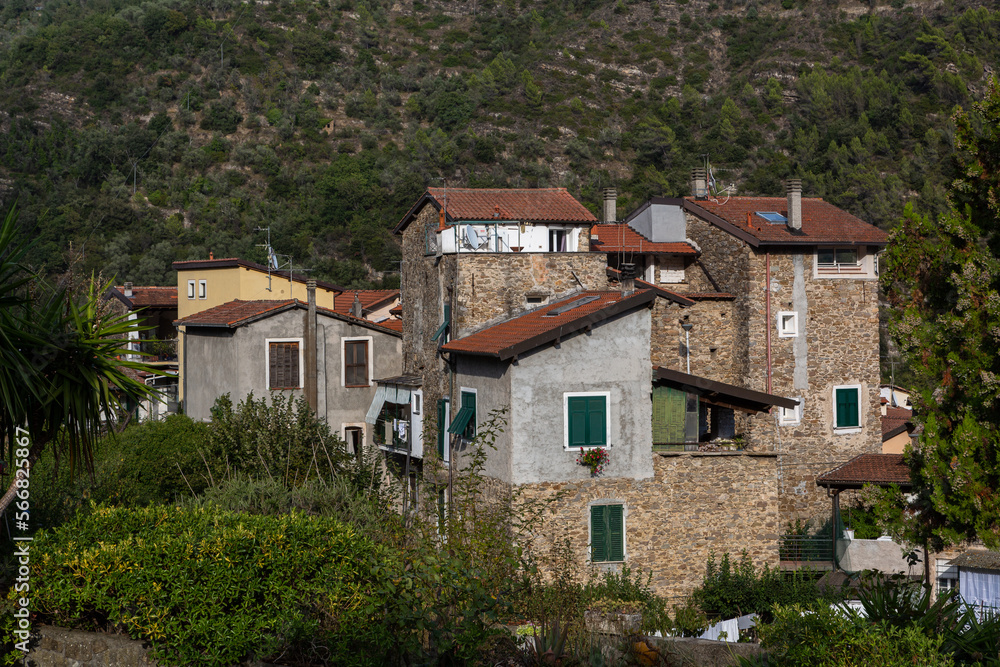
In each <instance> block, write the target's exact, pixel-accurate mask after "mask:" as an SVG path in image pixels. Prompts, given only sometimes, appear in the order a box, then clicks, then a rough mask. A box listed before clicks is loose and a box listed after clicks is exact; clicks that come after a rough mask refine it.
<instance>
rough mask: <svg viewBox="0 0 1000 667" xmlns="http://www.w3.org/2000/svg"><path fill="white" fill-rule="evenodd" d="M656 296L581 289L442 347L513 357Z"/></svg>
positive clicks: (505, 357)
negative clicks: (559, 310)
mask: <svg viewBox="0 0 1000 667" xmlns="http://www.w3.org/2000/svg"><path fill="white" fill-rule="evenodd" d="M654 298H656V295H655V294H654V292H653V291H652V290H639V291H637V292H635V293H634V294H631V295H629V296H623V295H622V293H621V292H599V291H587V292H579V293H577V294H574V295H573V296H570V297H567V298H565V299H561V300H559V301H556V302H555V303H551V304H548V305H547V306H544V307H542V308H539V309H538V310H533V311H531V312H530V313H525V314H524V315H519V316H517V317H514V318H513V319H509V320H507V321H505V322H501V323H500V324H496V325H494V326H491V327H487V328H486V329H483V330H481V331H478V332H476V333H473V334H470V335H468V336H465V337H464V338H459V339H457V340H453V341H451V342H449V343H447V344H445V345H444V346H442V349H444V350H445V351H447V352H463V353H465V354H474V355H483V356H491V357H499V358H501V359H510V358H511V357H514V356H517V355H518V354H521V353H523V352H527V351H528V350H532V349H534V348H536V347H538V346H540V345H543V344H545V343H547V342H551V341H553V340H556V339H557V338H559V337H561V336H567V335H569V334H572V333H574V332H576V331H580V330H581V329H584V328H586V327H587V326H590V325H593V324H596V323H598V322H600V321H603V320H605V319H607V318H609V317H612V316H613V315H616V314H617V313H620V312H624V311H627V310H631V309H633V308H637V307H640V306H643V305H645V304H647V303H649V302H650V301H652V300H653V299H654ZM578 301H579V304H578V305H576V306H574V307H572V308H569V309H568V310H565V311H564V312H562V313H560V314H556V315H550V314H549V313H552V312H553V311H556V310H558V309H561V308H563V307H565V306H568V305H570V304H573V303H574V302H578Z"/></svg>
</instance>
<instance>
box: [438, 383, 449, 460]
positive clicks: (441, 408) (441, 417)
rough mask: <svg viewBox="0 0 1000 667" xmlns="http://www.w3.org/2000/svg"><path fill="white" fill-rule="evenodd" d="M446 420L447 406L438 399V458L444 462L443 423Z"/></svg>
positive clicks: (442, 400) (445, 437) (443, 401)
mask: <svg viewBox="0 0 1000 667" xmlns="http://www.w3.org/2000/svg"><path fill="white" fill-rule="evenodd" d="M447 419H448V404H447V403H446V402H445V400H444V399H443V398H439V399H438V456H439V457H440V458H441V460H442V461H443V460H444V443H445V440H446V439H447V436H445V431H446V429H445V427H444V425H445V421H446V420H447Z"/></svg>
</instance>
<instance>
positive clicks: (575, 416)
mask: <svg viewBox="0 0 1000 667" xmlns="http://www.w3.org/2000/svg"><path fill="white" fill-rule="evenodd" d="M566 411H567V412H568V413H569V414H568V415H567V419H569V446H570V447H586V446H587V398H586V397H585V396H570V397H569V398H568V399H567V401H566Z"/></svg>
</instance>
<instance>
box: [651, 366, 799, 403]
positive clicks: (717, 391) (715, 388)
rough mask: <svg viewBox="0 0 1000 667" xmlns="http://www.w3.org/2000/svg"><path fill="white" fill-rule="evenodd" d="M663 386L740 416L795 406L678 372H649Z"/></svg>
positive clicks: (667, 370)
mask: <svg viewBox="0 0 1000 667" xmlns="http://www.w3.org/2000/svg"><path fill="white" fill-rule="evenodd" d="M657 381H659V382H663V383H664V384H666V385H668V386H671V387H674V388H676V389H680V390H681V391H683V392H686V393H688V394H696V395H697V396H698V397H699V399H700V400H701V401H702V402H703V403H708V404H710V405H718V406H720V407H724V408H732V409H734V410H740V411H742V412H749V413H754V412H762V411H764V410H767V409H768V408H770V407H771V406H772V405H776V406H778V407H781V408H794V407H795V406H797V405H798V404H799V402H798V401H796V400H795V399H792V398H785V397H783V396H775V395H774V394H765V393H764V392H762V391H753V390H752V389H744V388H743V387H736V386H734V385H731V384H726V383H724V382H716V381H715V380H709V379H708V378H703V377H698V376H697V375H688V374H687V373H681V372H680V371H675V370H671V369H669V368H662V367H660V366H656V367H654V368H653V382H657Z"/></svg>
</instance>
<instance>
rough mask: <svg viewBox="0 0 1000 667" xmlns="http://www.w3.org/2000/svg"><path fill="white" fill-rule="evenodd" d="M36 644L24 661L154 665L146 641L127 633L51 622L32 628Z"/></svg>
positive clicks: (47, 666) (54, 666) (96, 666)
mask: <svg viewBox="0 0 1000 667" xmlns="http://www.w3.org/2000/svg"><path fill="white" fill-rule="evenodd" d="M34 630H35V634H36V635H37V637H38V644H37V645H35V646H34V647H33V648H32V649H31V652H30V653H28V656H27V659H26V661H25V662H26V664H28V665H31V664H34V665H38V666H39V667H43V666H44V667H146V666H149V667H155V666H156V665H157V664H159V663H157V662H156V661H155V660H153V659H152V658H151V657H150V651H151V649H150V648H149V644H147V643H146V642H141V641H137V640H135V639H130V638H129V637H128V635H109V634H103V633H97V632H82V631H80V630H67V629H65V628H59V627H56V626H51V625H42V626H37V627H36V628H34Z"/></svg>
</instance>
